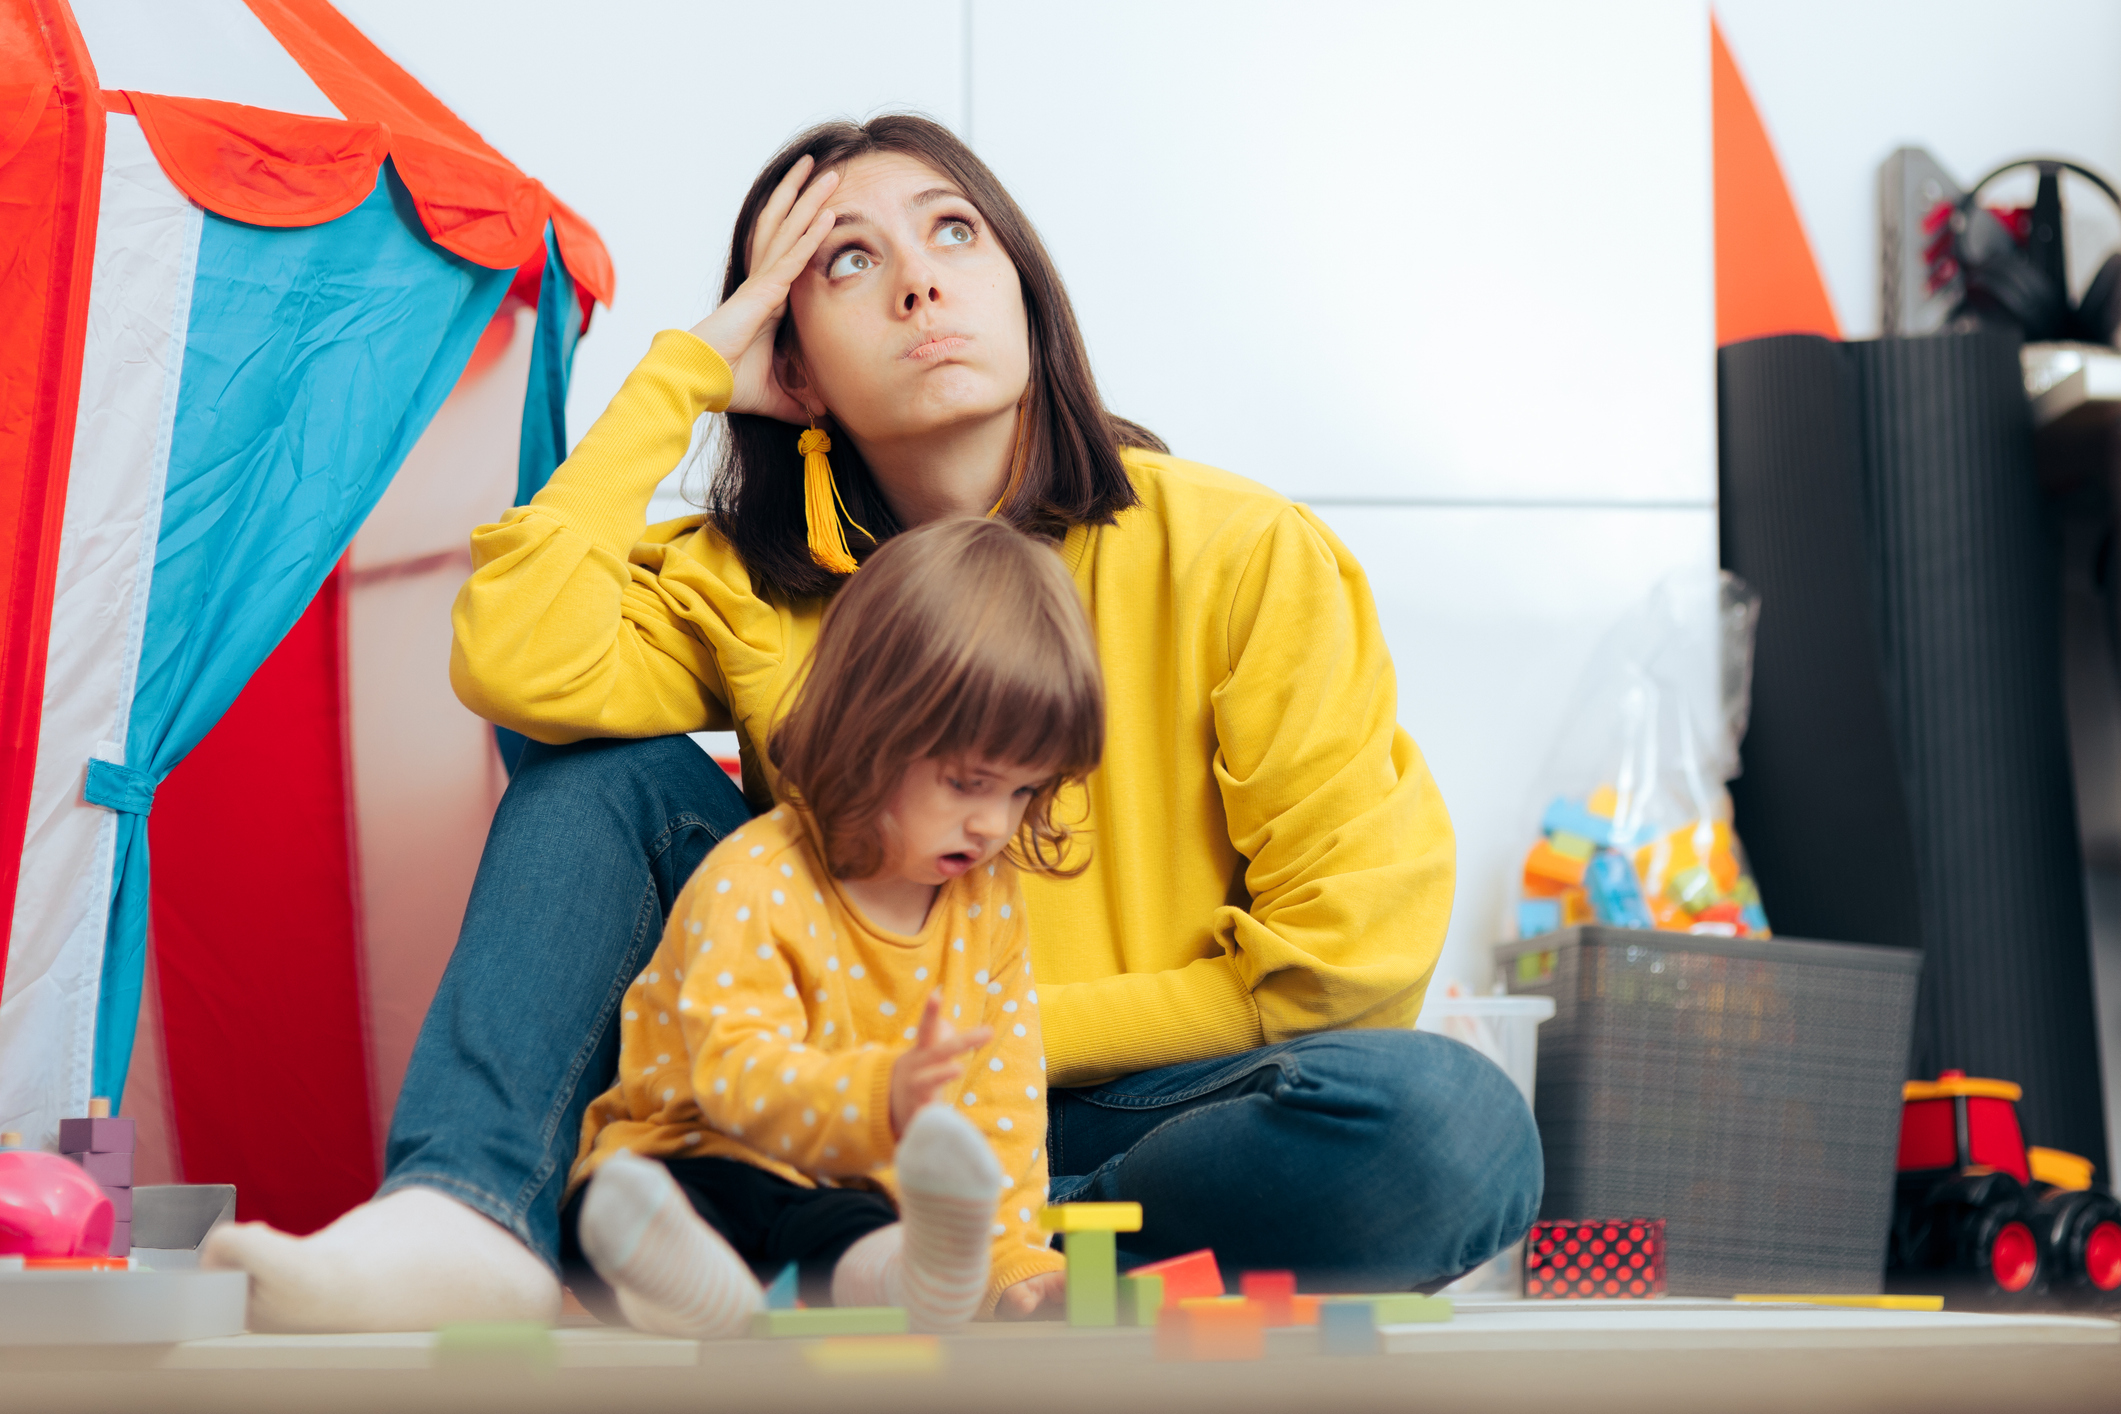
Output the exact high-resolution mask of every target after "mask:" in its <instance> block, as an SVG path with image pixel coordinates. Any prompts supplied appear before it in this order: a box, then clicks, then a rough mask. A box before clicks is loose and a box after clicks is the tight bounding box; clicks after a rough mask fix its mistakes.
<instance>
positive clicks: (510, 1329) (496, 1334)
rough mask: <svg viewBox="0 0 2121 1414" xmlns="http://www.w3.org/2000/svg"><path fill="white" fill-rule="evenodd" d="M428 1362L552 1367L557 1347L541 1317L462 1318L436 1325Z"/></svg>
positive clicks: (504, 1367) (469, 1366)
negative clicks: (516, 1319)
mask: <svg viewBox="0 0 2121 1414" xmlns="http://www.w3.org/2000/svg"><path fill="white" fill-rule="evenodd" d="M429 1358H430V1359H431V1360H432V1362H433V1363H434V1364H435V1365H436V1366H437V1367H438V1368H442V1369H457V1370H465V1369H470V1370H481V1371H483V1370H532V1371H538V1372H544V1371H550V1370H556V1369H558V1368H559V1365H560V1348H559V1345H558V1344H557V1343H556V1342H555V1341H554V1340H553V1338H552V1332H551V1330H549V1329H548V1328H547V1327H546V1326H545V1324H544V1323H543V1322H541V1321H465V1322H461V1323H459V1324H456V1325H448V1326H441V1327H438V1328H437V1329H436V1331H435V1340H434V1346H433V1349H432V1351H431V1353H430V1355H429Z"/></svg>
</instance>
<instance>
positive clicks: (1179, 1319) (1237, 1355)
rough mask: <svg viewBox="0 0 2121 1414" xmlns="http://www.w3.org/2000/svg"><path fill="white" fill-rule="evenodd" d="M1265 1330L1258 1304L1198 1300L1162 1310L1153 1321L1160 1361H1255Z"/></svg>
mask: <svg viewBox="0 0 2121 1414" xmlns="http://www.w3.org/2000/svg"><path fill="white" fill-rule="evenodd" d="M1266 1353H1267V1327H1266V1323H1265V1322H1264V1321H1262V1320H1261V1319H1260V1310H1259V1305H1258V1303H1257V1302H1253V1301H1247V1300H1244V1299H1243V1298H1242V1297H1240V1298H1238V1299H1236V1300H1229V1299H1226V1298H1223V1297H1219V1296H1217V1297H1197V1298H1193V1299H1189V1300H1186V1301H1181V1302H1179V1303H1178V1304H1177V1305H1176V1306H1166V1307H1164V1310H1163V1314H1162V1315H1161V1316H1159V1317H1158V1318H1157V1321H1156V1358H1157V1359H1159V1360H1258V1359H1261V1358H1263V1357H1264V1356H1265V1355H1266Z"/></svg>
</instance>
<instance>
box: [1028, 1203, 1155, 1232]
mask: <svg viewBox="0 0 2121 1414" xmlns="http://www.w3.org/2000/svg"><path fill="white" fill-rule="evenodd" d="M1038 1225H1039V1226H1040V1227H1042V1228H1044V1229H1045V1230H1046V1231H1048V1232H1140V1231H1141V1230H1142V1205H1141V1204H1139V1203H1061V1204H1059V1205H1057V1206H1053V1207H1046V1208H1041V1209H1039V1210H1038Z"/></svg>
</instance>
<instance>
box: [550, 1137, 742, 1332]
mask: <svg viewBox="0 0 2121 1414" xmlns="http://www.w3.org/2000/svg"><path fill="white" fill-rule="evenodd" d="M581 1237H582V1252H583V1254H584V1255H586V1256H587V1257H588V1258H589V1264H590V1265H591V1266H593V1267H595V1268H596V1269H597V1275H598V1276H601V1277H602V1278H604V1280H605V1281H607V1282H609V1283H611V1288H612V1290H613V1291H615V1292H617V1293H618V1298H619V1309H620V1310H621V1311H624V1312H625V1313H626V1319H627V1320H628V1321H630V1322H632V1323H633V1326H634V1328H635V1329H637V1330H644V1331H648V1332H651V1333H653V1334H655V1335H674V1336H683V1337H685V1338H686V1339H689V1340H716V1339H720V1338H723V1337H726V1336H733V1335H742V1334H743V1333H744V1331H745V1329H746V1328H747V1327H748V1326H749V1325H750V1323H751V1315H752V1313H753V1312H754V1311H758V1310H762V1309H764V1307H765V1305H766V1297H765V1294H764V1293H763V1292H761V1291H760V1290H759V1284H758V1281H757V1279H756V1278H754V1277H753V1276H752V1275H751V1269H750V1268H749V1267H747V1266H745V1265H744V1259H743V1258H741V1257H739V1256H737V1254H736V1252H735V1250H734V1249H733V1248H731V1247H730V1245H729V1244H728V1243H727V1242H725V1241H723V1240H722V1235H721V1234H720V1233H718V1232H716V1231H715V1230H714V1229H713V1228H711V1227H709V1226H708V1225H707V1224H706V1223H705V1222H703V1221H702V1220H701V1219H700V1215H699V1214H698V1213H695V1212H694V1211H693V1210H692V1204H690V1203H689V1202H687V1201H686V1200H685V1194H684V1192H683V1190H681V1189H680V1188H679V1187H678V1185H677V1180H676V1179H674V1178H672V1177H671V1176H670V1170H669V1169H667V1168H664V1167H663V1166H662V1165H661V1164H659V1163H657V1162H655V1160H653V1159H643V1158H640V1157H638V1156H637V1155H634V1154H630V1153H627V1152H625V1151H624V1150H621V1151H620V1152H618V1153H616V1154H613V1155H612V1156H611V1157H610V1158H608V1159H606V1160H605V1161H604V1162H603V1164H602V1165H600V1166H599V1167H598V1169H597V1171H596V1177H594V1178H592V1179H591V1180H590V1181H589V1193H588V1196H586V1197H585V1198H583V1200H582V1216H581Z"/></svg>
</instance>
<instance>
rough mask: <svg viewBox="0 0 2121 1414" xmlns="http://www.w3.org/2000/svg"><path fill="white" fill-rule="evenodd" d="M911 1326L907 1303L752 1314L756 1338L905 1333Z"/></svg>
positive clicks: (770, 1311) (818, 1307)
mask: <svg viewBox="0 0 2121 1414" xmlns="http://www.w3.org/2000/svg"><path fill="white" fill-rule="evenodd" d="M907 1329H908V1326H907V1322H906V1308H905V1307H903V1306H811V1307H803V1308H800V1309H790V1308H783V1309H780V1310H765V1311H755V1312H753V1313H752V1316H751V1335H752V1338H753V1339H754V1340H771V1339H778V1338H781V1337H784V1336H821V1335H904V1334H906V1332H907Z"/></svg>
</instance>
